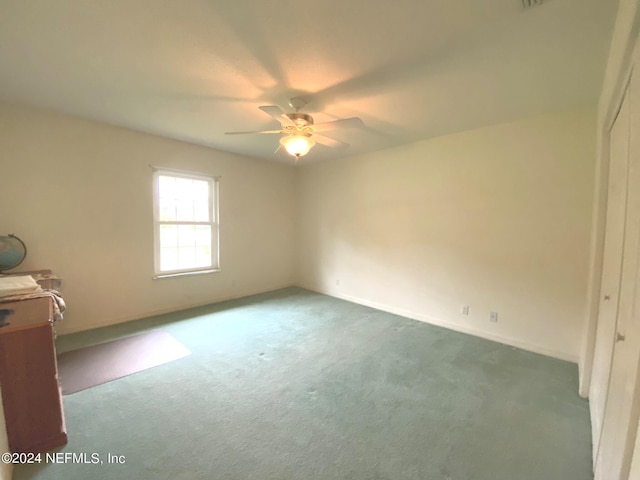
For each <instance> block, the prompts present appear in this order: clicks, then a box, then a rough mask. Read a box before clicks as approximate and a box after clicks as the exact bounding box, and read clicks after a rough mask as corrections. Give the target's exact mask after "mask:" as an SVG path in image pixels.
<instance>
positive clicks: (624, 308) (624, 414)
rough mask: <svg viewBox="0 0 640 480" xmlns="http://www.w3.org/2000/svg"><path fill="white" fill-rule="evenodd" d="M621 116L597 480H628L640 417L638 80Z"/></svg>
mask: <svg viewBox="0 0 640 480" xmlns="http://www.w3.org/2000/svg"><path fill="white" fill-rule="evenodd" d="M621 115H624V117H621V118H620V122H621V123H620V131H619V132H615V134H616V135H620V136H621V137H622V136H623V135H624V132H625V131H626V140H625V139H624V138H622V139H620V142H621V143H622V144H626V156H627V161H623V162H622V163H626V164H627V188H626V190H627V205H626V216H625V219H624V241H623V244H624V247H623V252H622V262H621V275H620V284H619V287H620V288H619V295H618V306H617V310H618V313H617V321H616V322H615V324H614V325H615V329H614V331H613V356H612V361H611V373H610V379H609V387H608V391H607V396H606V405H605V412H604V421H603V423H602V429H601V430H602V431H601V436H600V442H599V448H598V454H597V457H596V478H597V479H602V480H605V479H606V480H626V479H627V478H628V476H629V470H630V466H631V459H632V454H633V448H634V444H635V438H636V433H637V427H638V415H639V414H640V392H639V391H638V389H639V388H640V383H639V382H638V365H639V361H640V298H639V297H640V262H639V257H640V75H634V76H632V78H631V82H630V85H629V88H628V90H627V93H626V95H625V100H624V102H623V109H622V110H621ZM622 122H624V123H622ZM617 123H618V121H616V124H617ZM614 128H617V126H616V125H614ZM612 134H614V131H612ZM619 148H620V153H624V150H625V148H623V146H620V147H619ZM603 294H606V292H605V291H604V290H603Z"/></svg>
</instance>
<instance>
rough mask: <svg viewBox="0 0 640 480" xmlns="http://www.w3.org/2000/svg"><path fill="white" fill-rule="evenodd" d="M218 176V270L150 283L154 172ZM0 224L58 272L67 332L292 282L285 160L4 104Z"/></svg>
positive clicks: (289, 178) (290, 175)
mask: <svg viewBox="0 0 640 480" xmlns="http://www.w3.org/2000/svg"><path fill="white" fill-rule="evenodd" d="M150 164H152V165H158V166H163V167H172V168H179V169H184V170H191V171H197V172H203V173H206V174H211V175H220V176H222V179H221V181H220V222H221V226H222V228H221V240H220V243H221V245H220V250H221V267H222V271H221V272H220V273H215V274H207V275H195V276H188V277H178V278H168V279H162V280H152V276H153V223H152V220H153V219H152V180H151V178H152V170H151V168H150V167H149V165H150ZM0 177H1V183H2V188H0V205H2V207H1V208H0V229H1V230H2V232H4V233H15V234H16V235H18V236H19V237H21V238H22V239H23V240H24V241H25V242H26V243H27V246H28V249H29V253H28V257H27V260H26V261H25V262H24V264H23V265H21V266H20V267H19V268H20V269H24V270H28V269H39V268H51V269H53V270H54V271H55V272H56V273H57V274H59V275H60V276H61V277H63V278H64V289H63V293H64V296H65V300H66V301H67V304H68V310H67V313H66V315H65V319H64V321H63V322H61V324H60V325H59V328H58V330H59V332H60V333H66V332H71V331H77V330H84V329H89V328H94V327H97V326H101V325H106V324H111V323H116V322H121V321H126V320H130V319H134V318H139V317H144V316H147V315H151V314H154V313H158V312H164V311H172V310H179V309H181V308H185V307H189V306H194V305H199V304H206V303H212V302H214V301H217V300H221V299H224V298H230V297H237V296H242V295H246V294H250V293H255V292H260V291H267V290H272V289H276V288H279V287H283V286H287V285H291V284H293V283H294V268H293V258H292V255H291V252H292V250H293V245H294V244H293V237H294V234H293V232H294V220H295V212H294V194H295V188H294V181H295V170H294V169H293V168H292V167H289V166H286V165H281V164H275V163H273V162H265V161H259V160H253V159H249V158H245V157H241V156H238V155H233V154H229V153H223V152H220V151H216V150H213V149H210V148H204V147H198V146H194V145H190V144H187V143H183V142H178V141H174V140H168V139H164V138H160V137H156V136H152V135H147V134H143V133H138V132H134V131H131V130H126V129H122V128H116V127H111V126H108V125H104V124H99V123H95V122H91V121H86V120H81V119H77V118H73V117H69V116H64V115H56V114H52V113H45V112H42V111H36V110H30V109H25V108H17V107H11V106H8V105H1V104H0Z"/></svg>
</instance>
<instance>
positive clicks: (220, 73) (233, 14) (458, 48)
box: [0, 0, 617, 162]
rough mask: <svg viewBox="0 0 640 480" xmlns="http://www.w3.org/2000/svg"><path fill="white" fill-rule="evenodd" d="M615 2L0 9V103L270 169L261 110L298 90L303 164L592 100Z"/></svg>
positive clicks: (336, 1)
mask: <svg viewBox="0 0 640 480" xmlns="http://www.w3.org/2000/svg"><path fill="white" fill-rule="evenodd" d="M616 8H617V2H616V1H614V0H545V2H544V3H543V4H542V5H539V6H536V7H533V8H527V9H525V8H523V5H522V0H481V1H478V0H455V1H452V0H394V1H382V0H322V1H305V0H166V1H158V0H108V1H79V0H55V1H51V0H0V65H1V67H0V99H2V100H6V101H8V102H11V103H20V104H28V105H33V106H37V107H43V108H48V109H53V110H56V111H60V112H64V113H69V114H72V115H78V116H81V117H85V118H90V119H94V120H99V121H104V122H107V123H110V124H114V125H119V126H123V127H128V128H132V129H135V130H140V131H144V132H150V133H154V134H158V135H162V136H166V137H171V138H176V139H180V140H186V141H188V142H192V143H197V144H202V145H207V146H211V147H214V148H217V149H221V150H226V151H230V152H236V153H240V154H243V155H248V156H252V157H260V158H264V159H266V160H271V161H284V162H290V161H292V160H293V159H292V157H288V156H287V155H286V154H285V153H284V152H282V151H280V152H278V153H277V154H274V150H275V149H276V147H277V146H278V136H277V135H252V136H248V135H247V136H239V135H238V136H228V135H225V134H224V132H227V131H235V130H260V129H274V128H276V129H277V128H278V124H277V122H276V121H275V120H273V119H272V118H271V117H269V116H268V115H266V114H265V113H263V112H262V111H260V110H258V106H260V105H279V106H280V107H282V108H283V109H288V110H290V109H289V108H288V105H287V103H288V99H289V98H290V97H293V96H303V97H305V98H307V99H308V100H309V104H308V105H307V107H306V108H305V111H306V112H307V113H311V114H313V115H314V117H315V121H316V123H318V122H323V121H330V120H334V119H338V118H345V117H352V116H358V117H361V118H362V120H363V121H364V122H365V124H366V127H365V128H364V129H355V130H354V129H349V130H340V131H336V132H328V133H327V134H328V135H331V136H333V137H334V138H337V139H339V140H342V141H345V142H347V143H349V144H350V147H348V148H346V149H330V148H326V147H324V146H322V145H318V146H316V147H314V149H313V150H312V151H311V153H309V155H308V156H307V157H305V161H306V160H307V159H308V160H309V161H313V160H320V159H327V158H335V157H344V156H347V155H353V154H357V153H364V152H369V151H373V150H378V149H382V148H386V147H390V146H394V145H399V144H403V143H409V142H413V141H417V140H421V139H425V138H430V137H434V136H438V135H443V134H448V133H453V132H458V131H462V130H467V129H471V128H477V127H480V126H484V125H490V124H495V123H499V122H505V121H509V120H514V119H517V118H522V117H526V116H532V115H537V114H541V113H546V112H551V111H557V110H561V109H566V108H572V107H579V106H586V105H594V106H595V105H596V103H597V99H598V95H599V90H600V85H601V82H602V78H603V75H604V69H605V62H606V57H607V52H608V47H609V41H610V37H611V31H612V27H613V22H614V17H615V11H616Z"/></svg>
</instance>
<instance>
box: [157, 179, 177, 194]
mask: <svg viewBox="0 0 640 480" xmlns="http://www.w3.org/2000/svg"><path fill="white" fill-rule="evenodd" d="M158 196H159V197H160V198H176V178H175V177H167V176H165V175H160V176H159V177H158Z"/></svg>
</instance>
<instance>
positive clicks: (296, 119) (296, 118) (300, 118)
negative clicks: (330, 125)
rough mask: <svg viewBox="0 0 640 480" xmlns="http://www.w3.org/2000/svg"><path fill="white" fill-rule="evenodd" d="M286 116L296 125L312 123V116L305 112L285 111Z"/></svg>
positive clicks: (305, 125)
mask: <svg viewBox="0 0 640 480" xmlns="http://www.w3.org/2000/svg"><path fill="white" fill-rule="evenodd" d="M287 117H289V118H290V119H291V120H292V121H293V123H295V124H296V125H297V126H298V127H307V126H309V125H313V117H312V116H311V115H307V114H306V113H298V112H296V113H287Z"/></svg>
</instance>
